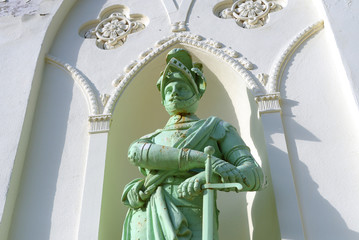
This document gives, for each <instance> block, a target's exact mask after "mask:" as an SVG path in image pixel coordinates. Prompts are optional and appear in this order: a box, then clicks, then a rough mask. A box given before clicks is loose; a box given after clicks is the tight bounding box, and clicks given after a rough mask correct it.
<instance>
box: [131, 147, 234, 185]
mask: <svg viewBox="0 0 359 240" xmlns="http://www.w3.org/2000/svg"><path fill="white" fill-rule="evenodd" d="M128 158H129V159H130V161H131V162H132V163H133V164H134V165H136V166H139V167H142V168H146V169H154V170H180V171H188V170H190V169H194V168H204V166H205V162H206V159H207V154H205V153H204V152H201V151H197V150H192V149H188V148H182V149H177V148H172V147H168V146H163V145H158V144H154V143H151V142H145V141H136V142H134V143H133V144H132V145H131V146H130V148H129V151H128ZM212 169H213V172H214V173H216V174H218V175H219V176H220V177H221V178H222V179H224V181H225V182H228V181H230V179H232V180H233V181H235V180H236V177H235V176H237V175H238V174H237V173H238V170H237V169H236V168H235V167H234V166H232V165H231V164H227V163H226V161H224V160H222V159H219V158H216V157H214V156H213V157H212Z"/></svg>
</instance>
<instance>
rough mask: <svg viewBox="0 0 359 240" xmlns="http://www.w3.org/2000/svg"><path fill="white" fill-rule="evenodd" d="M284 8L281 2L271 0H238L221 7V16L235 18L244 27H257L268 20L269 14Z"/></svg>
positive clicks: (219, 12) (219, 14) (219, 13)
mask: <svg viewBox="0 0 359 240" xmlns="http://www.w3.org/2000/svg"><path fill="white" fill-rule="evenodd" d="M280 9H282V6H281V5H280V4H279V3H276V2H275V1H271V0H268V1H267V0H238V1H236V2H234V3H233V4H232V5H231V6H228V7H226V8H223V5H222V9H220V10H219V11H218V10H216V9H215V11H216V12H218V16H219V17H220V18H226V19H230V18H232V19H235V21H236V23H237V24H238V25H239V26H241V27H243V28H257V27H261V26H263V25H264V24H265V23H266V22H267V21H268V14H269V13H270V12H273V11H277V10H280Z"/></svg>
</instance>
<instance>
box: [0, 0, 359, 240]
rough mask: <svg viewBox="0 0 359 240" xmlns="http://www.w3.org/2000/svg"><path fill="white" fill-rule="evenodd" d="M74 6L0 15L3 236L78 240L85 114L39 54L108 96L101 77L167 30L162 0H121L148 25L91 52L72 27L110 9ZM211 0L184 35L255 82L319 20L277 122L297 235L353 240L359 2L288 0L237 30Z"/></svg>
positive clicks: (293, 65)
mask: <svg viewBox="0 0 359 240" xmlns="http://www.w3.org/2000/svg"><path fill="white" fill-rule="evenodd" d="M13 2H14V1H9V3H0V4H9V5H11V4H13ZM74 2H75V1H60V0H59V1H41V2H40V1H32V4H33V5H32V6H31V7H33V8H34V9H38V10H36V11H35V12H33V13H31V14H30V15H24V14H25V13H28V12H26V11H27V10H24V12H21V11H22V10H21V11H20V12H19V15H18V16H16V17H14V16H9V15H7V16H2V17H0V20H1V21H0V30H1V33H0V34H1V35H0V36H1V37H0V53H1V54H0V57H1V63H2V65H1V82H2V84H3V87H2V88H0V91H1V92H0V96H1V100H2V102H3V103H6V104H1V105H0V108H1V109H0V110H1V112H2V113H3V115H4V116H5V117H3V118H2V120H1V130H0V132H1V134H0V146H1V148H0V164H1V168H0V169H1V170H0V207H1V208H0V213H1V214H0V217H1V225H0V236H1V237H6V235H7V229H8V227H9V225H10V223H11V239H29V236H33V239H49V238H50V239H75V238H76V232H77V229H78V221H79V212H80V206H81V200H82V199H81V193H82V189H83V178H84V167H85V160H86V153H87V149H86V148H87V138H88V135H87V133H86V126H87V122H86V116H87V114H88V112H87V111H88V110H87V106H86V102H85V100H84V98H83V95H82V93H81V91H80V90H79V89H78V88H77V86H76V85H75V84H73V83H72V82H71V81H72V80H71V79H70V78H69V77H68V76H67V75H66V74H65V73H64V72H62V71H59V70H57V69H55V68H54V67H52V66H49V65H46V66H45V71H44V73H42V72H43V66H44V65H43V64H44V55H45V53H46V52H47V51H49V52H50V53H51V54H52V55H54V56H56V57H59V58H60V59H62V60H64V61H66V62H68V63H70V64H71V65H73V66H76V67H77V68H78V69H79V70H80V71H81V72H82V73H83V74H84V75H86V76H87V78H88V79H90V80H91V82H92V84H93V86H94V88H95V89H96V93H110V92H111V91H112V89H113V88H112V86H111V81H112V80H113V79H114V78H115V77H116V76H117V75H118V74H120V73H122V72H123V70H122V69H123V68H124V67H125V66H126V65H127V64H129V63H130V62H131V61H132V60H136V59H137V58H138V55H139V54H140V53H141V52H142V51H143V50H145V49H147V48H149V47H153V45H154V42H156V41H157V40H159V39H161V38H162V37H164V36H168V35H170V34H171V32H170V22H169V20H168V17H167V13H166V11H165V9H164V7H163V5H162V3H161V1H130V0H126V1H125V0H124V1H121V4H124V5H126V6H128V7H129V8H130V11H131V13H141V14H143V15H145V16H147V17H148V18H149V19H150V23H149V25H148V26H147V28H146V29H144V30H143V31H141V32H138V33H135V34H132V35H130V36H129V37H128V40H127V42H126V43H125V45H124V46H122V47H120V48H118V49H116V50H111V51H104V50H100V49H98V48H97V47H95V43H94V40H91V39H86V40H85V39H83V38H81V37H80V36H79V35H78V30H79V28H80V26H81V25H82V24H83V23H85V22H87V21H89V20H91V19H95V18H96V17H97V15H98V14H99V12H100V11H101V9H103V8H105V7H107V6H110V5H112V4H115V3H116V4H117V3H118V2H117V1H77V3H76V4H75V5H74V7H73V8H72V9H71V11H69V14H68V15H66V13H67V12H68V9H69V8H70V7H71V5H72V4H74ZM217 2H220V1H215V2H213V1H209V0H203V1H195V3H194V4H193V9H192V11H191V12H190V14H189V25H188V26H189V29H190V31H191V32H192V33H196V34H200V35H202V36H204V37H206V38H213V39H215V40H217V41H220V42H222V43H224V44H225V45H226V46H229V47H232V49H235V50H237V51H239V52H240V53H241V54H242V55H243V56H245V57H247V58H248V60H250V61H251V62H252V63H254V65H255V68H254V69H253V71H252V74H253V75H256V74H257V73H269V72H270V70H271V67H272V66H273V65H274V61H275V59H277V57H278V56H279V55H280V54H281V52H282V51H283V50H284V49H285V48H286V46H287V45H288V44H289V43H290V41H291V39H293V38H294V37H295V36H296V35H297V34H298V33H299V32H300V31H302V30H303V29H304V28H306V27H307V26H309V25H311V24H313V23H315V22H317V21H318V20H320V19H324V20H325V28H324V30H322V31H321V32H319V33H318V34H316V35H314V36H313V37H311V38H310V39H309V40H308V41H307V42H306V43H305V44H304V45H303V46H302V47H300V48H299V49H298V51H297V53H296V54H295V55H294V56H293V60H292V61H290V63H289V64H288V68H287V69H286V71H285V74H284V76H283V81H282V85H281V96H282V98H283V99H282V105H283V124H284V127H285V131H286V139H287V144H288V146H289V147H288V148H289V149H288V150H289V154H290V159H291V163H292V170H293V175H294V179H295V184H296V189H297V195H298V200H299V205H300V208H301V213H302V220H303V225H304V230H305V233H306V237H307V238H308V239H338V238H343V237H345V239H349V240H350V239H356V238H358V232H359V229H358V226H359V219H358V209H357V207H356V202H357V201H358V197H359V189H358V187H357V184H355V183H356V178H357V177H356V176H357V175H358V174H357V173H358V171H359V170H358V163H357V160H356V158H357V156H358V148H357V145H358V140H359V139H358V134H359V131H358V129H357V128H358V127H357V119H358V111H357V106H358V100H357V99H358V98H359V97H358V96H359V90H358V78H357V76H358V74H359V72H358V71H359V70H357V69H356V68H355V66H356V62H357V61H356V56H357V55H358V46H357V44H356V42H357V41H355V39H356V38H357V34H358V30H356V28H355V27H353V26H357V25H358V24H357V22H358V21H359V20H358V17H357V16H356V12H357V11H356V10H357V9H358V3H357V2H355V1H349V0H346V1H336V0H323V3H324V5H323V6H324V7H323V6H322V5H320V4H318V2H316V4H314V3H312V1H309V0H297V1H294V0H293V1H289V2H288V5H287V6H286V7H285V8H284V9H283V10H281V11H278V12H276V13H273V14H271V15H270V21H269V23H268V24H266V25H265V26H264V27H262V28H258V29H252V30H247V29H242V28H239V27H238V26H237V25H236V24H235V23H234V21H231V20H224V19H219V18H216V17H215V16H214V15H213V13H212V7H213V6H214V5H215V3H217ZM40 3H41V7H40ZM37 4H39V5H37ZM61 4H62V5H61ZM60 5H61V7H60ZM0 6H1V5H0ZM37 6H39V7H38V8H37ZM318 6H319V7H318ZM57 9H60V10H59V11H58V12H57V15H55V12H56V10H57ZM40 13H44V14H45V15H43V16H40V15H39V14H40ZM47 13H48V14H47ZM2 14H3V13H2ZM3 15H6V14H5V13H4V14H3ZM65 16H66V17H65ZM52 20H53V21H52ZM63 20H64V22H63ZM51 21H52V22H51ZM50 23H51V25H50ZM59 25H61V28H59ZM49 26H51V27H49ZM58 29H59V30H58ZM57 30H58V31H57ZM55 34H56V35H55ZM55 36H56V37H55ZM44 39H45V40H44ZM52 39H54V40H55V41H54V43H53V44H52ZM51 44H52V47H51V49H50V46H51ZM49 49H50V50H49ZM19 56H20V57H19ZM36 66H37V68H36ZM41 81H42V84H41V88H40V83H41ZM38 97H39V100H37V98H38ZM35 109H36V110H35ZM237 111H238V109H237ZM34 116H35V117H34ZM33 117H34V120H35V121H34V123H32V122H33V121H32V120H33ZM241 131H242V129H241ZM30 133H31V134H30ZM27 149H28V150H27ZM24 161H25V165H24V170H23V171H22V165H23V162H24ZM15 163H16V165H15ZM14 166H15V167H14ZM10 177H12V181H11V182H10ZM20 177H21V187H20V188H18V186H19V183H20ZM129 180H130V179H129ZM9 189H10V190H9ZM16 196H18V199H17V201H15V199H16ZM6 199H7V201H6ZM5 202H6V205H5ZM15 203H16V204H15ZM14 205H15V212H14V217H13V220H12V221H11V216H12V209H13V207H14ZM4 208H5V211H4V210H3V209H4ZM35 219H36V221H35ZM256 239H265V238H263V236H258V237H257V238H256Z"/></svg>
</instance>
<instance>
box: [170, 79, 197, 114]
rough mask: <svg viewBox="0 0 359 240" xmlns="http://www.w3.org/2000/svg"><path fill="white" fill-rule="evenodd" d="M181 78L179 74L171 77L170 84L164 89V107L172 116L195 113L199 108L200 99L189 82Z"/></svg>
mask: <svg viewBox="0 0 359 240" xmlns="http://www.w3.org/2000/svg"><path fill="white" fill-rule="evenodd" d="M181 77H182V76H181V74H179V73H176V74H175V75H174V76H171V77H170V80H169V81H170V82H169V83H168V84H167V85H166V87H165V89H164V94H165V99H164V103H163V105H164V106H165V108H166V111H167V112H168V113H169V114H170V115H174V114H183V113H194V112H195V111H196V110H197V107H198V99H197V97H196V96H195V93H194V92H193V90H192V88H191V87H190V86H189V84H188V83H187V81H184V80H182V79H181ZM183 77H184V76H183ZM171 78H172V79H171Z"/></svg>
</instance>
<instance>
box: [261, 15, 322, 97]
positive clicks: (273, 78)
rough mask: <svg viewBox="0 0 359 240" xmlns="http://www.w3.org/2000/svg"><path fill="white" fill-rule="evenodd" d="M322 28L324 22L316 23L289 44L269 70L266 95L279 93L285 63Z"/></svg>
mask: <svg viewBox="0 0 359 240" xmlns="http://www.w3.org/2000/svg"><path fill="white" fill-rule="evenodd" d="M323 27H324V22H323V21H318V22H316V23H314V24H312V25H310V26H309V27H307V28H305V29H304V30H303V31H302V32H300V33H299V34H298V35H297V36H296V37H295V38H294V39H293V40H292V41H291V42H290V44H289V45H288V47H287V48H286V49H285V50H284V52H283V53H282V54H281V55H280V56H279V58H278V60H277V61H275V64H274V66H273V67H272V69H271V73H270V77H269V80H268V83H267V86H266V89H267V92H268V93H275V92H279V90H280V83H281V80H282V75H283V72H284V69H285V67H286V66H287V63H288V61H289V60H290V58H291V57H292V55H293V53H294V52H295V51H296V50H297V48H298V47H299V46H300V45H301V44H302V43H303V42H305V41H306V40H307V39H308V38H309V37H310V36H312V35H313V34H315V33H316V32H318V31H319V30H321V29H322V28H323Z"/></svg>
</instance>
